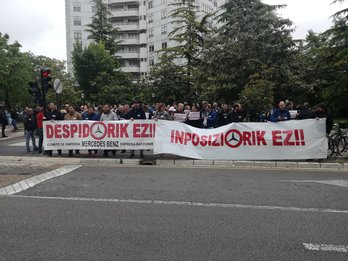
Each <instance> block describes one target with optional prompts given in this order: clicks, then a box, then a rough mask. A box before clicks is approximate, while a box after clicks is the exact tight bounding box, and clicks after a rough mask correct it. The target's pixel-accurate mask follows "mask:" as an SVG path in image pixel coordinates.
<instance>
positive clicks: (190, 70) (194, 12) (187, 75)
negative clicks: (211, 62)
mask: <svg viewBox="0 0 348 261" xmlns="http://www.w3.org/2000/svg"><path fill="white" fill-rule="evenodd" d="M172 6H174V10H173V11H172V12H171V14H170V16H171V17H172V18H173V22H172V23H174V24H175V25H176V27H175V28H174V30H173V31H171V32H170V34H169V37H170V40H172V41H174V42H176V43H177V45H176V46H175V47H171V48H167V49H165V50H164V52H165V54H166V55H167V56H168V57H171V58H183V60H184V61H183V64H181V75H182V77H183V78H182V79H184V80H185V81H186V85H185V86H181V87H183V88H184V90H183V92H184V96H183V98H184V99H185V100H192V99H195V98H196V95H195V93H196V90H195V85H194V81H195V76H196V75H195V74H196V68H197V66H198V64H199V63H200V56H201V53H202V51H203V50H204V41H205V38H206V37H207V35H208V34H209V33H210V31H211V30H210V28H209V26H208V24H209V22H210V20H209V19H210V18H211V17H212V16H213V14H209V13H208V14H205V13H202V12H200V11H199V9H198V7H197V5H196V4H195V1H194V0H181V1H179V2H176V3H174V4H172Z"/></svg>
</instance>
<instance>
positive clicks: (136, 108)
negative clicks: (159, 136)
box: [130, 101, 146, 158]
mask: <svg viewBox="0 0 348 261" xmlns="http://www.w3.org/2000/svg"><path fill="white" fill-rule="evenodd" d="M130 117H131V118H130V120H131V121H134V120H146V115H145V111H144V109H143V108H142V106H141V105H140V101H134V103H133V108H132V109H131V111H130ZM134 152H135V151H134V150H131V154H130V157H131V158H133V157H134ZM140 157H142V158H144V151H143V150H140Z"/></svg>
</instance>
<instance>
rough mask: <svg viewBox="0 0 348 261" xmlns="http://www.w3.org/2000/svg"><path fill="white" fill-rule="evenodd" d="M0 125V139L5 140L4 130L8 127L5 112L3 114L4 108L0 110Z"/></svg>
mask: <svg viewBox="0 0 348 261" xmlns="http://www.w3.org/2000/svg"><path fill="white" fill-rule="evenodd" d="M0 123H1V133H2V137H3V138H5V137H7V136H6V135H5V129H6V126H7V125H8V119H7V116H6V112H5V109H4V108H3V109H1V110H0Z"/></svg>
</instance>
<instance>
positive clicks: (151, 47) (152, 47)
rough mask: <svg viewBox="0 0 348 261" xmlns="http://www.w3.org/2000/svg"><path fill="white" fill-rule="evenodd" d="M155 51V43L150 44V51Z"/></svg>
mask: <svg viewBox="0 0 348 261" xmlns="http://www.w3.org/2000/svg"><path fill="white" fill-rule="evenodd" d="M154 51H155V46H154V45H153V44H150V45H149V52H154Z"/></svg>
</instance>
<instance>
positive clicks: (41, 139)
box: [38, 128, 43, 153]
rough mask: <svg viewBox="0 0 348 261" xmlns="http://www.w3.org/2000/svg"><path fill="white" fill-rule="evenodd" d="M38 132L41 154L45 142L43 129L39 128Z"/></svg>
mask: <svg viewBox="0 0 348 261" xmlns="http://www.w3.org/2000/svg"><path fill="white" fill-rule="evenodd" d="M38 132H39V152H40V153H41V151H42V142H43V129H42V128H39V129H38Z"/></svg>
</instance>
